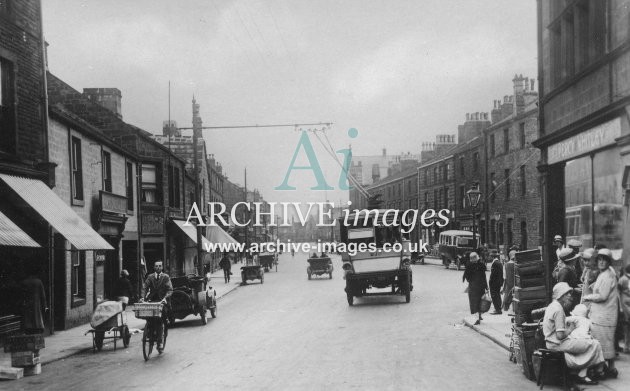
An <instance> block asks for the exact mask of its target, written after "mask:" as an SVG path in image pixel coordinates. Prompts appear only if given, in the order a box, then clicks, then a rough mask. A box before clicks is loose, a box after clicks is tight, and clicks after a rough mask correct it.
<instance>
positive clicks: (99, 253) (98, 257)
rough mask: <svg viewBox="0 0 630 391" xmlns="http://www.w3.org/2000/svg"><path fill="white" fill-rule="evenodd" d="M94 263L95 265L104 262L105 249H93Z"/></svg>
mask: <svg viewBox="0 0 630 391" xmlns="http://www.w3.org/2000/svg"><path fill="white" fill-rule="evenodd" d="M94 263H95V264H96V265H102V264H104V263H105V251H103V250H96V251H94Z"/></svg>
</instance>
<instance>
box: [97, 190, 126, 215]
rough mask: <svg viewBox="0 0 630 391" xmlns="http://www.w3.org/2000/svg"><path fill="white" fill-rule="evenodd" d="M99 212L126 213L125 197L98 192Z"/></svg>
mask: <svg viewBox="0 0 630 391" xmlns="http://www.w3.org/2000/svg"><path fill="white" fill-rule="evenodd" d="M100 197H101V210H102V211H103V212H110V213H118V214H125V213H127V197H123V196H121V195H118V194H112V193H108V192H106V191H102V190H101V191H100Z"/></svg>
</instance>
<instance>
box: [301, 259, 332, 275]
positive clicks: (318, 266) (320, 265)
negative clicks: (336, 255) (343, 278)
mask: <svg viewBox="0 0 630 391" xmlns="http://www.w3.org/2000/svg"><path fill="white" fill-rule="evenodd" d="M315 255H317V254H315ZM332 272H333V264H332V260H331V259H330V257H327V256H323V257H317V256H315V257H314V256H311V257H310V258H309V259H308V267H307V268H306V274H307V275H308V279H309V280H310V279H311V277H312V276H313V275H316V276H321V275H324V274H328V278H330V279H332Z"/></svg>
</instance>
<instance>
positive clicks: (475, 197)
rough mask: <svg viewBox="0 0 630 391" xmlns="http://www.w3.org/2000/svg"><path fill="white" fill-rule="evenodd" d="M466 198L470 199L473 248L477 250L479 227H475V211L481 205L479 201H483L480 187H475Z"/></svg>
mask: <svg viewBox="0 0 630 391" xmlns="http://www.w3.org/2000/svg"><path fill="white" fill-rule="evenodd" d="M466 197H468V203H469V204H470V208H471V209H472V223H473V246H474V248H477V247H478V246H477V226H476V225H475V220H476V216H475V209H477V205H479V200H480V199H481V192H480V191H479V186H478V185H473V186H472V187H471V188H470V190H468V191H467V192H466Z"/></svg>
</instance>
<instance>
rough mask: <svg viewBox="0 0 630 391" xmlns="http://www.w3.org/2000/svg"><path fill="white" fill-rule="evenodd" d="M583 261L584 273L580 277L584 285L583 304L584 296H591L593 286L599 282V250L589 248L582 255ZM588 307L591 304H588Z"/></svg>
mask: <svg viewBox="0 0 630 391" xmlns="http://www.w3.org/2000/svg"><path fill="white" fill-rule="evenodd" d="M582 259H583V260H584V271H583V272H582V276H581V277H580V282H581V283H582V300H581V301H582V303H584V299H583V298H584V296H586V295H590V294H591V292H592V290H591V288H592V286H593V284H594V283H595V281H596V280H597V276H598V275H599V269H598V268H597V250H595V249H594V248H587V249H586V250H584V252H583V253H582ZM587 304H588V305H587V307H588V306H590V303H587Z"/></svg>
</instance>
